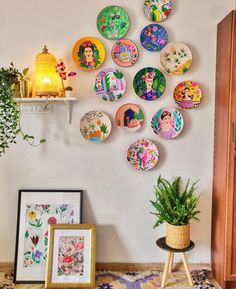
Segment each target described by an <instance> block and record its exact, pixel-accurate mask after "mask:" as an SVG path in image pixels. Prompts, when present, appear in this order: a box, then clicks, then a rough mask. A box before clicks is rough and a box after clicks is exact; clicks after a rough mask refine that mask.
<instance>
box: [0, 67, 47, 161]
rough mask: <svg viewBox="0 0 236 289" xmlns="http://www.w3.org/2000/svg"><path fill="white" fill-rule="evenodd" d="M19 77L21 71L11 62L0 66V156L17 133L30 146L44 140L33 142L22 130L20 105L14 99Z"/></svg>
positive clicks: (14, 141)
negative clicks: (8, 64)
mask: <svg viewBox="0 0 236 289" xmlns="http://www.w3.org/2000/svg"><path fill="white" fill-rule="evenodd" d="M20 78H22V73H20V72H19V71H18V70H17V69H16V68H15V67H14V65H13V63H11V64H10V66H9V67H8V68H6V67H2V68H0V157H1V156H2V154H3V153H5V151H6V149H7V148H9V145H10V144H12V143H16V137H17V135H18V134H21V135H22V137H23V139H24V140H26V141H27V142H28V143H29V144H30V145H32V146H38V145H40V144H41V143H44V142H45V141H46V140H45V139H41V140H40V141H39V142H38V143H35V139H34V136H32V135H28V134H25V133H24V132H23V131H22V128H21V123H20V115H21V112H20V106H18V105H17V103H16V102H15V101H14V95H15V90H16V87H17V85H18V83H19V79H20Z"/></svg>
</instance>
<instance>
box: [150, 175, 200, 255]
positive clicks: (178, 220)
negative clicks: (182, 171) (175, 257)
mask: <svg viewBox="0 0 236 289" xmlns="http://www.w3.org/2000/svg"><path fill="white" fill-rule="evenodd" d="M197 182H198V181H196V182H193V183H192V185H190V180H188V181H187V183H186V185H185V187H184V188H182V189H181V183H182V179H181V177H176V178H175V179H174V181H173V182H172V183H171V182H169V181H168V180H166V179H165V178H162V177H161V176H159V177H158V180H157V184H156V185H155V186H154V193H155V200H154V201H152V200H151V201H150V202H151V204H152V206H153V207H154V209H155V212H152V214H154V215H155V216H156V218H157V220H156V223H155V225H154V228H156V227H158V226H159V225H160V224H162V223H166V244H167V245H168V246H169V247H172V248H175V249H183V248H187V247H188V246H189V245H190V220H197V221H199V219H198V217H197V215H198V214H199V213H200V211H199V210H197V209H196V206H197V202H198V200H199V197H198V196H196V195H195V191H196V189H197V187H196V184H197Z"/></svg>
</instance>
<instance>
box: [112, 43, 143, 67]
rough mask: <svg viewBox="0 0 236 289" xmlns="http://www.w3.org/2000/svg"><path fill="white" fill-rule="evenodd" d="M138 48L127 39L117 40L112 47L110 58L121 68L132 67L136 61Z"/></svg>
mask: <svg viewBox="0 0 236 289" xmlns="http://www.w3.org/2000/svg"><path fill="white" fill-rule="evenodd" d="M138 55H139V52H138V47H137V46H136V44H135V43H134V42H133V41H131V40H129V39H121V40H117V41H116V42H115V44H114V45H113V47H112V51H111V56H112V59H113V60H114V62H115V63H116V64H118V65H119V66H122V67H128V66H132V65H134V64H135V63H136V61H137V60H138Z"/></svg>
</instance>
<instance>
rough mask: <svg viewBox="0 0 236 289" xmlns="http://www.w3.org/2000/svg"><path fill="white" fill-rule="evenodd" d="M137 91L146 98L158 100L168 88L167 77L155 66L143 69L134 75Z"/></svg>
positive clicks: (141, 96)
mask: <svg viewBox="0 0 236 289" xmlns="http://www.w3.org/2000/svg"><path fill="white" fill-rule="evenodd" d="M133 87H134V90H135V93H136V94H137V95H138V96H139V97H140V98H142V99H144V100H148V101H151V100H156V99H157V98H159V97H160V96H161V95H162V94H163V92H164V91H165V88H166V79H165V76H164V75H163V73H162V72H161V71H160V70H158V69H156V68H153V67H146V68H143V69H141V70H140V71H139V72H138V73H137V74H136V75H135V77H134V80H133Z"/></svg>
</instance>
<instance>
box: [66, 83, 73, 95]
mask: <svg viewBox="0 0 236 289" xmlns="http://www.w3.org/2000/svg"><path fill="white" fill-rule="evenodd" d="M65 97H73V88H72V86H66V87H65Z"/></svg>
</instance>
